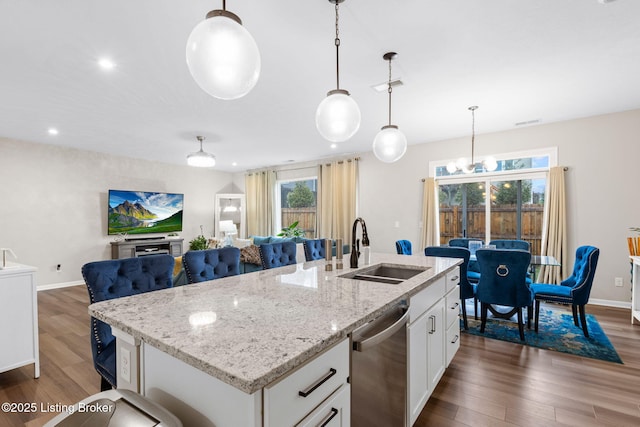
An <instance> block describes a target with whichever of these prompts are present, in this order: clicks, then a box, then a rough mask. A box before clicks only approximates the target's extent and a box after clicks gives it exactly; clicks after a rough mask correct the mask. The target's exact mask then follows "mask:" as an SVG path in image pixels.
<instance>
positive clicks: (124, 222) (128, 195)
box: [108, 190, 184, 235]
mask: <svg viewBox="0 0 640 427" xmlns="http://www.w3.org/2000/svg"><path fill="white" fill-rule="evenodd" d="M183 202H184V194H175V193H160V192H148V191H126V190H109V206H108V224H109V226H108V229H109V234H110V235H111V234H119V233H127V234H143V233H171V232H173V231H182V205H183Z"/></svg>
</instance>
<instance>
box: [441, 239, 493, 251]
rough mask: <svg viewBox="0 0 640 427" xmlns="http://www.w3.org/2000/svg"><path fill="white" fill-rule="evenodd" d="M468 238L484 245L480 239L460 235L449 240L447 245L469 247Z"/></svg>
mask: <svg viewBox="0 0 640 427" xmlns="http://www.w3.org/2000/svg"><path fill="white" fill-rule="evenodd" d="M470 240H479V241H481V242H482V244H483V245H484V240H482V239H473V238H468V237H460V238H456V239H450V240H449V246H455V247H456V248H467V249H469V241H470Z"/></svg>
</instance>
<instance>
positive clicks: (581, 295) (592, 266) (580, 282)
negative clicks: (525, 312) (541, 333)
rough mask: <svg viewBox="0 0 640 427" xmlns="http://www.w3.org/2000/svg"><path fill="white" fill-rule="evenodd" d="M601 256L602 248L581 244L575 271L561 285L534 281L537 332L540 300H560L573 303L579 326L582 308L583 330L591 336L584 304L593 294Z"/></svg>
mask: <svg viewBox="0 0 640 427" xmlns="http://www.w3.org/2000/svg"><path fill="white" fill-rule="evenodd" d="M599 257H600V249H598V248H596V247H595V246H580V247H579V248H578V249H577V250H576V260H575V262H574V263H573V273H572V274H571V276H569V277H567V278H566V279H565V280H563V281H562V282H561V283H560V284H559V285H550V284H546V283H534V284H532V285H531V290H532V291H533V294H534V297H535V301H536V315H535V317H536V319H535V325H536V332H538V320H539V317H540V301H550V302H559V303H562V304H571V311H572V312H573V323H574V324H575V325H576V326H578V327H579V326H580V324H578V313H577V311H578V309H579V310H580V323H581V324H582V332H583V333H584V336H585V337H587V338H589V330H588V329H587V319H586V315H585V312H584V306H585V305H586V304H587V303H588V302H589V295H590V294H591V286H592V285H593V278H594V276H595V274H596V267H597V266H598V258H599Z"/></svg>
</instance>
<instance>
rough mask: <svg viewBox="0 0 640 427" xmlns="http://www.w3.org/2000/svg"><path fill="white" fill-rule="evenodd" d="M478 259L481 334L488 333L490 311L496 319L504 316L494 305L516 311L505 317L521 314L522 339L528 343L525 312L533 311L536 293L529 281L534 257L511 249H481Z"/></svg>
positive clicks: (478, 251)
mask: <svg viewBox="0 0 640 427" xmlns="http://www.w3.org/2000/svg"><path fill="white" fill-rule="evenodd" d="M476 258H478V265H479V266H480V282H479V283H478V288H477V291H476V295H477V296H478V301H480V313H481V315H480V318H481V319H482V324H481V326H480V332H481V333H484V329H485V326H486V324H487V310H489V309H491V311H492V313H493V314H494V315H499V314H504V313H497V312H495V311H494V309H493V308H491V307H490V306H491V305H492V304H496V305H502V306H507V307H513V310H512V311H511V312H509V313H508V314H507V316H505V317H510V316H512V315H513V314H514V313H515V312H517V313H518V330H519V332H520V339H521V340H522V341H524V326H523V321H522V308H523V307H529V310H531V308H533V292H532V291H531V289H530V287H529V285H528V284H527V280H526V277H527V270H528V269H529V262H530V261H531V254H530V253H529V252H527V251H520V250H510V249H478V250H477V251H476ZM529 312H530V311H529ZM528 318H529V319H530V316H528Z"/></svg>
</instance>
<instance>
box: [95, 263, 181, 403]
mask: <svg viewBox="0 0 640 427" xmlns="http://www.w3.org/2000/svg"><path fill="white" fill-rule="evenodd" d="M173 265H174V259H173V257H172V256H171V255H166V254H164V255H147V256H143V257H139V258H123V259H114V260H108V261H95V262H90V263H87V264H85V265H83V266H82V277H83V278H84V282H85V284H86V285H87V290H88V291H89V301H90V302H91V304H93V303H96V302H100V301H106V300H110V299H115V298H120V297H125V296H130V295H136V294H141V293H144V292H150V291H155V290H158V289H166V288H171V287H172V286H173V283H172V279H173ZM90 339H91V353H92V355H93V366H94V368H95V369H96V371H98V373H99V374H100V378H101V382H100V391H105V390H108V389H110V388H116V387H117V375H116V338H115V337H114V336H113V334H112V333H111V326H109V325H108V324H106V323H104V322H102V321H101V320H98V319H96V318H94V317H91V338H90Z"/></svg>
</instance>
